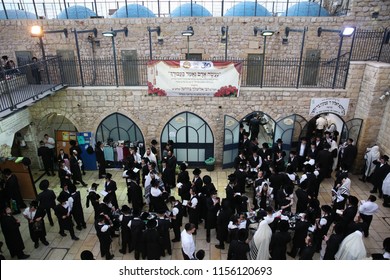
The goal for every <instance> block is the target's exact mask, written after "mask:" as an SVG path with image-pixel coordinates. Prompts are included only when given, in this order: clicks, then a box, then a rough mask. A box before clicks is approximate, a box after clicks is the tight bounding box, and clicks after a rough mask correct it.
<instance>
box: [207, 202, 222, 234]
mask: <svg viewBox="0 0 390 280" xmlns="http://www.w3.org/2000/svg"><path fill="white" fill-rule="evenodd" d="M206 208H207V215H206V224H205V227H206V228H207V229H213V228H216V226H217V213H218V211H219V209H221V206H220V204H219V203H217V204H214V202H213V199H212V198H211V197H208V198H207V199H206Z"/></svg>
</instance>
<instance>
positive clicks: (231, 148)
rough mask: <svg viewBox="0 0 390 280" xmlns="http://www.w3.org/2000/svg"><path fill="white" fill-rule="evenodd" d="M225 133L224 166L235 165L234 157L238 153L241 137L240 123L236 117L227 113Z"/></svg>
mask: <svg viewBox="0 0 390 280" xmlns="http://www.w3.org/2000/svg"><path fill="white" fill-rule="evenodd" d="M224 125H225V127H224V134H223V162H222V166H223V168H230V167H233V164H234V159H235V157H236V156H237V155H238V145H239V137H240V123H239V121H237V120H236V119H235V118H233V117H231V116H228V115H225V117H224Z"/></svg>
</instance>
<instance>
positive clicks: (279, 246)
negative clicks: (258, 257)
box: [269, 232, 291, 260]
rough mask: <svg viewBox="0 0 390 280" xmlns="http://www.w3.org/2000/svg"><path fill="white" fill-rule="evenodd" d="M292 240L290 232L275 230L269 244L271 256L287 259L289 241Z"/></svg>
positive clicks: (277, 258)
mask: <svg viewBox="0 0 390 280" xmlns="http://www.w3.org/2000/svg"><path fill="white" fill-rule="evenodd" d="M290 240H291V236H290V233H288V232H275V233H274V234H273V235H272V238H271V243H270V245H269V249H270V254H271V258H272V259H273V260H285V259H287V258H286V251H287V243H289V242H290Z"/></svg>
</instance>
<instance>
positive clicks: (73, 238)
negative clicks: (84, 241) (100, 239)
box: [72, 236, 80, 241]
mask: <svg viewBox="0 0 390 280" xmlns="http://www.w3.org/2000/svg"><path fill="white" fill-rule="evenodd" d="M72 240H75V241H77V240H80V238H78V237H77V236H73V237H72Z"/></svg>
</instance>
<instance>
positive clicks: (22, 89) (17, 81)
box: [0, 58, 62, 112]
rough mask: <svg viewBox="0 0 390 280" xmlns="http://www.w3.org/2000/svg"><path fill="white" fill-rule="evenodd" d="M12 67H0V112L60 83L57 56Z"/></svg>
mask: <svg viewBox="0 0 390 280" xmlns="http://www.w3.org/2000/svg"><path fill="white" fill-rule="evenodd" d="M19 63H20V65H21V66H19V67H18V68H14V69H4V68H2V67H0V112H3V111H5V110H8V109H11V110H13V109H16V108H17V107H18V105H19V104H22V103H24V102H26V101H28V100H33V101H34V100H38V99H39V95H40V94H42V93H44V92H46V91H48V90H51V89H53V88H55V87H57V86H58V85H61V84H62V80H61V76H60V67H59V64H58V59H57V58H50V59H47V60H45V61H39V62H36V63H28V64H27V63H23V62H22V63H21V62H19Z"/></svg>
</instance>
